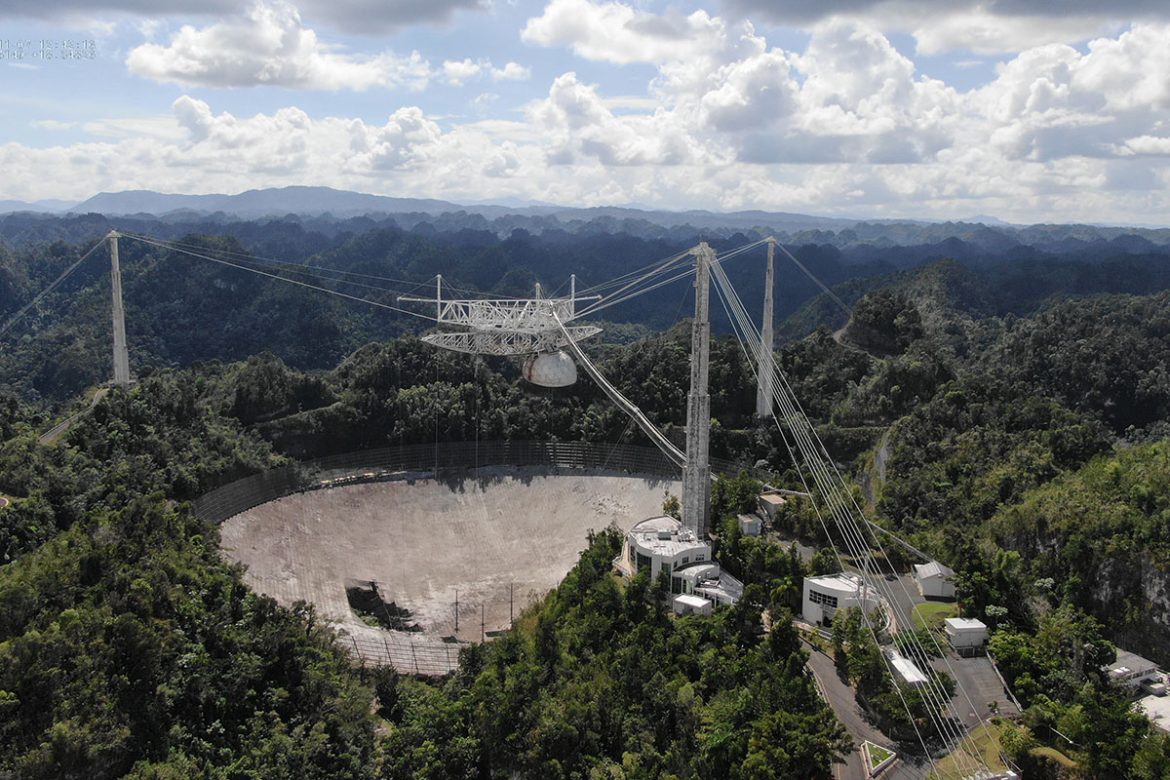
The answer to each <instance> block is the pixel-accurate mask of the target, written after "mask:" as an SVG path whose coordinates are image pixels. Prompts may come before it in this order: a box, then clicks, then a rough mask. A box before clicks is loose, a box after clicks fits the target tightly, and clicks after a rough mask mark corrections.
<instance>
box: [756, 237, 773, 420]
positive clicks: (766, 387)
mask: <svg viewBox="0 0 1170 780" xmlns="http://www.w3.org/2000/svg"><path fill="white" fill-rule="evenodd" d="M775 256H776V239H775V238H774V237H771V236H769V237H768V270H767V272H765V274H764V319H763V322H762V323H761V328H760V341H761V346H762V349H761V351H760V360H759V363H760V365H759V371H760V373H759V375H758V376H757V377H756V417H760V418H766V417H768V416H769V415H770V414H771V413H772V380H773V376H772V361H773V357H772V342H773V341H774V340H775V336H774V335H773V334H772V319H773V315H772V287H773V286H774V284H775V270H774V266H773V260H774V259H775Z"/></svg>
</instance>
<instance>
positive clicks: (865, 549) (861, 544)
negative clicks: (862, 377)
mask: <svg viewBox="0 0 1170 780" xmlns="http://www.w3.org/2000/svg"><path fill="white" fill-rule="evenodd" d="M714 271H715V274H714V275H715V276H716V279H717V288H722V287H726V288H727V289H726V290H724V289H720V290H719V291H720V295H721V299H723V300H724V305H725V308H728V306H729V302H730V309H734V310H735V316H733V314H732V311H730V310H729V311H728V316H729V318H731V319H733V322H735V324H736V325H737V333H736V335H737V338H739V332H738V331H739V330H742V331H743V332H744V334H745V336H747V338H748V340H749V341H751V343H752V345H753V351H754V352H756V357H757V360H756V363H757V365H759V358H760V354H761V353H760V352H759V350H760V349H762V348H763V345H762V344H758V343H757V342H758V341H759V336H758V333H757V332H756V331H755V326H754V324H752V323H751V321H750V318H748V317H747V314H746V310H744V309H743V307H742V302H740V301H738V296H737V295H736V294H735V291H734V288H732V287H731V286H730V283H729V281H728V280H727V277H726V274H725V273H724V272H723V271H722V269H721V268H719V267H718V266H716V267H715V268H714ZM748 334H751V335H748ZM753 336H754V338H753ZM743 342H744V339H743V338H740V343H741V348H742V347H743ZM744 350H745V355H746V353H747V350H746V348H744ZM748 357H749V361H750V360H751V357H750V356H748ZM776 373H777V375H778V378H779V379H780V380H781V382H782V383H783V387H784V389H785V392H780V391H779V390H777V391H776V392H775V393H774V395H775V396H776V400H777V401H778V403H779V404H780V405H781V407H782V408H783V411H784V413H785V417H786V419H787V421H788V422H789V427H790V428H791V430H792V433H793V434H795V435H797V438H798V444H800V445H803V446H800V449H801V450H802V452H803V454H805V456H806V457H805V458H804V461H805V463H806V466H807V467H808V468H810V470H811V471H812V473H813V476H814V478H816V480H817V482H818V483H819V484H818V487H820V488H821V492H822V495H823V496H824V498H825V500H826V501H827V502H828V504H829V507H830V509H831V510H832V513H833V515H834V518H835V519H836V520H837V522H838V526H839V528H840V530H841V532H842V534H844V535H845V541H846V543H847V545H848V546H849V547H850V548H851V552H852V553H854V555H855V557H857V558H858V559H860V560H861V561H862V563H863V565H864V566H865V568H866V569H868V568H869V564H870V563H872V562H873V557H872V554H871V553H870V551H869V544H868V542H866V540H865V537H864V535H863V534H862V532H861V529H860V527H859V526H858V525H857V523H856V522H855V521H854V520H853V518H852V515H851V513H850V512H849V509H848V507H847V506H846V505H845V504H844V501H843V499H842V498H841V497H840V495H839V492H840V491H839V490H838V484H840V485H843V484H844V481H843V479H842V478H841V475H840V473H839V472H836V467H835V465H833V467H832V472H833V473H835V475H836V480H835V481H834V480H832V476H833V474H832V473H830V470H829V468H828V467H827V466H826V465H825V464H826V461H827V462H829V463H830V464H831V459H828V455H827V451H824V445H823V442H820V440H819V437H818V436H817V435H816V431H815V430H812V435H813V437H816V442H817V444H818V445H820V447H819V448H820V450H821V451H822V452H823V453H824V457H821V455H820V453H818V452H817V448H816V447H815V446H814V445H813V442H812V438H810V437H809V434H808V429H811V426H810V425H809V424H808V420H807V417H805V416H804V414H803V410H799V401H798V400H796V399H795V396H793V395H791V387H790V386H788V385H787V382H786V378H785V377H784V376H783V372H782V371H780V370H779V368H778V367H776ZM793 401H795V402H796V406H795V407H794V406H793ZM794 422H795V423H803V424H802V425H794V424H793V423H794ZM777 424H778V425H779V420H777ZM780 431H781V435H782V436H783V435H784V434H783V428H780ZM785 438H786V437H785ZM798 473H799V470H798ZM802 481H803V476H802ZM806 489H807V488H806ZM852 503H853V506H854V509H855V510H856V511H857V512H858V513H859V515H860V514H861V512H860V508H859V507H857V504H856V501H855V500H853V501H852ZM814 508H815V504H814ZM818 515H819V513H818ZM826 530H827V529H826ZM883 530H884V529H883ZM875 542H876V543H877V544H878V546H879V549H880V541H877V540H876V538H875ZM881 552H882V553H883V555H884V550H881ZM899 584H900V585H901V586H902V588H903V591H904V592H906V591H905V588H906V586H905V583H904V582H901V580H899ZM875 590H876V591H878V592H880V593H882V594H883V596H885V597H886V598H887V602H888V603H889V604H890V606H891V608H892V609H893V610H894V611H895V614H896V613H897V611H898V605H897V602H896V600H895V599H893V598H892V591H891V590H889V589H887V588H883V587H882V586H881V584H880V583H879V586H878V587H877V588H875ZM907 596H908V593H907ZM902 624H903V625H907V622H906V620H905V619H903V621H902ZM906 636H907V637H908V638H909V640H910V641H909V642H908V644H910V645H912V646H916V649H917V650H918V651H919V652H921V653H922V655H923V657H929V654H928V653H926V652H925V647H923V646H922V645H921V643H920V642H919V640H918V637H917V635H916V634H915V633H914V632H907V634H906ZM930 638H931V641H932V642H933V643H934V644H935V649H936V650H938V649H939V648H938V643H937V640H936V639H935V638H934V637H933V635H931V637H930ZM938 654H939V655H940V656H941V657H942V658H943V660H944V662H945V663H946V665H947V667H948V670H950V662H949V660H947V659H946V656H945V654H943V653H942V652H941V650H939V653H938ZM951 673H952V676H954V674H953V670H951ZM935 685H937V686H938V689H937V690H935V689H934V686H935ZM956 685H957V687H958V688H959V690H960V691H962V693H963V696H964V697H965V698H967V701H968V703H970V697H969V696H968V694H967V692H966V691H965V689H963V688H962V686H961V685H960V684H958V680H957V678H956ZM927 687H928V690H927V691H926V694H927V697H928V698H931V699H933V700H934V701H933V702H932V703H930V704H931V706H930V707H928V713H930V714H931V715H932V720H935V722H936V725H939V723H940V721H939V718H941V719H943V720H942V722H943V724H945V725H943V727H942V728H940V732H939V733H940V735H941V736H943V737H944V738H947V734H948V732H949V733H950V734H951V736H950V737H949V739H948V741H950V740H956V737H957V740H956V742H957V745H956V746H957V747H959V748H960V749H962V748H963V745H962V743H963V742H964V737H963V733H962V731H961V730H958V729H959V728H960V727H958V726H957V724H954V723H952V722H950V719H949V718H947V716H946V714H945V712H944V711H943V710H944V709H945V707H946V706H948V705H949V697H946V696H945V691H942V689H941V683H939V681H937V680H936V679H934V678H933V677H928V686H927ZM924 703H925V702H924ZM936 707H937V716H936V713H935V712H934V711H933V710H934V709H935V708H936ZM972 709H974V707H973V706H972ZM948 726H949V727H950V728H948ZM956 731H957V733H956ZM967 739H969V737H968V738H967ZM962 752H963V753H964V754H966V750H965V749H963V750H962ZM976 755H978V753H977V751H976ZM967 757H969V756H967Z"/></svg>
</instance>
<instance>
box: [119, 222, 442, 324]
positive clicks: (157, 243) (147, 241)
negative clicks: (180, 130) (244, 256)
mask: <svg viewBox="0 0 1170 780" xmlns="http://www.w3.org/2000/svg"><path fill="white" fill-rule="evenodd" d="M120 235H125V236H127V237H128V238H133V239H135V240H137V241H141V242H142V243H144V244H150V245H151V246H156V247H159V248H161V249H168V250H171V251H174V252H180V253H182V254H186V255H190V256H191V257H198V258H201V259H203V260H210V261H211V262H213V263H219V264H220V265H226V266H230V267H231V268H238V269H239V270H241V271H250V272H251V273H254V274H259V275H260V276H267V277H268V278H270V279H276V280H278V281H281V282H286V283H288V284H295V285H297V286H299V287H307V288H308V289H310V290H317V291H318V292H323V293H327V294H329V295H336V296H338V297H339V298H346V299H348V300H351V301H357V302H359V303H366V304H369V305H370V306H377V307H379V308H382V309H389V310H390V311H396V312H400V313H402V314H409V315H410V316H412V317H418V318H420V319H425V320H431V321H432V322H437V321H438V320H437V319H436V318H435V317H431V316H430V315H427V314H419V313H418V312H415V311H410V310H409V309H402V308H399V307H397V306H391V305H390V304H388V303H382V302H380V301H372V300H370V299H369V298H362V297H360V296H357V295H350V294H349V293H344V292H341V291H340V290H330V289H329V288H328V287H319V286H317V285H315V284H309V283H308V282H303V281H300V280H298V279H289V278H288V277H286V276H280V275H278V274H274V273H269V272H268V271H261V270H259V269H257V268H250V267H248V266H246V265H241V264H239V263H234V262H231V261H228V260H223V259H221V258H216V257H211V256H210V255H205V254H201V253H199V252H193V251H191V250H189V249H176V248H172V247H170V246H168V245H167V244H165V243H163V242H160V241H156V240H154V239H147V238H143V237H142V236H129V235H127V234H124V233H123V234H120Z"/></svg>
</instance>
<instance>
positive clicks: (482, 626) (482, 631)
mask: <svg viewBox="0 0 1170 780" xmlns="http://www.w3.org/2000/svg"><path fill="white" fill-rule="evenodd" d="M484 615H485V613H484V606H483V602H480V605H479V641H480V642H481V643H482V642H486V641H487V620H486V619H485V617H484Z"/></svg>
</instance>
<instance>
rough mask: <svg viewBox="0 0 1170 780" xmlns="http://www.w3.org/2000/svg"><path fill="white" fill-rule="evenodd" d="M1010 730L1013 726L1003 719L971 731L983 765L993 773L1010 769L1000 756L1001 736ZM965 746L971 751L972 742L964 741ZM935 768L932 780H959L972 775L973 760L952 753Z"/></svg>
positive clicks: (992, 721) (994, 720)
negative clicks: (958, 757) (960, 757)
mask: <svg viewBox="0 0 1170 780" xmlns="http://www.w3.org/2000/svg"><path fill="white" fill-rule="evenodd" d="M1010 728H1012V725H1011V724H1010V723H1008V721H1006V720H1004V719H1003V718H992V720H991V722H990V723H988V724H987V725H986V726H979V727H977V728H974V729H972V730H971V740H973V741H974V743H975V747H976V748H977V749H978V751H979V755H980V757H981V758H982V759H983V763H984V764H986V765H987V768H988V769H990V770H992V771H993V772H996V771H1003V770H1006V769H1007V768H1008V767H1007V766H1006V765H1005V764H1004V763H1003V760H1002V759H1001V758H1000V757H999V754H1000V751H1001V746H1000V736H1001V735H1002V734H1003V733H1004V731H1005V730H1006V729H1010ZM963 744H964V745H967V746H968V750H970V745H971V742H970V741H967V740H964V742H963ZM935 768H936V771H935V773H934V774H933V775H931V778H932V780H959V778H962V777H966V776H967V775H970V773H971V759H970V758H965V759H957V758H956V756H955V754H954V753H952V754H951V755H949V756H947V757H946V758H944V759H943V760H942V761H939V762H938V763H937V764H935Z"/></svg>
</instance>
